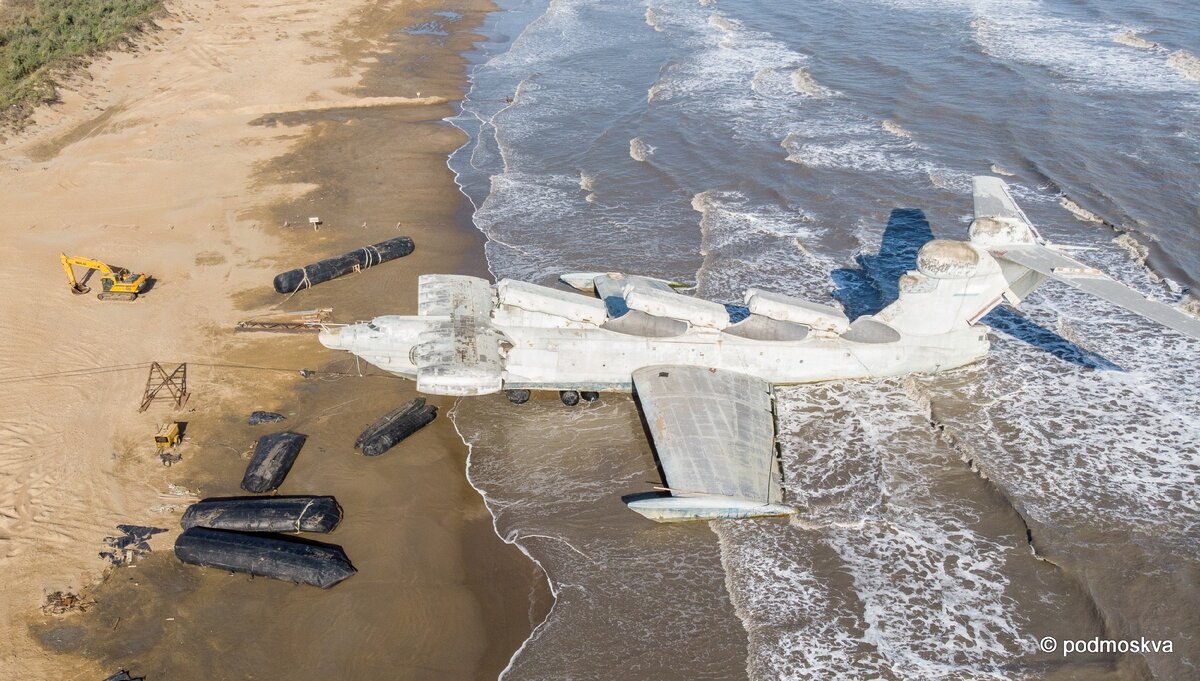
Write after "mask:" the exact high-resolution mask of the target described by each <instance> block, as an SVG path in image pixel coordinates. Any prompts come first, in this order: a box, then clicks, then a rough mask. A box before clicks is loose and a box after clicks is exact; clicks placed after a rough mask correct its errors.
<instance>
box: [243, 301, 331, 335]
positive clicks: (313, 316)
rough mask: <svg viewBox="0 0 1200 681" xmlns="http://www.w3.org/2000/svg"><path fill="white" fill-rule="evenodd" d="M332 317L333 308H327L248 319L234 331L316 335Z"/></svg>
mask: <svg viewBox="0 0 1200 681" xmlns="http://www.w3.org/2000/svg"><path fill="white" fill-rule="evenodd" d="M332 317H333V308H331V307H325V308H320V309H316V310H304V311H302V312H288V313H285V314H277V315H270V316H267V317H257V318H255V319H247V320H245V321H240V322H238V323H237V326H235V327H234V329H233V330H234V331H264V332H267V333H316V332H318V331H320V330H321V325H322V324H327V323H329V320H330V319H331V318H332Z"/></svg>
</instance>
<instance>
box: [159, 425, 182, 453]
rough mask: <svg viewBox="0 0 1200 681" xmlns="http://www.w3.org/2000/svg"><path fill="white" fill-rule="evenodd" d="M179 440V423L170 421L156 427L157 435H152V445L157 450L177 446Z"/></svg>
mask: <svg viewBox="0 0 1200 681" xmlns="http://www.w3.org/2000/svg"><path fill="white" fill-rule="evenodd" d="M179 439H180V434H179V422H178V421H172V422H171V423H164V424H163V425H161V426H159V427H158V433H156V434H155V435H154V444H155V445H156V446H157V447H158V448H159V449H170V448H172V447H174V446H176V445H178V444H179Z"/></svg>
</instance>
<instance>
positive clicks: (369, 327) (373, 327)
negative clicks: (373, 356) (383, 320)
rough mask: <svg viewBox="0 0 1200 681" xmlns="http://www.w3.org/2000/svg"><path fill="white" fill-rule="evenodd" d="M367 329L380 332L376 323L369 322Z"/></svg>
mask: <svg viewBox="0 0 1200 681" xmlns="http://www.w3.org/2000/svg"><path fill="white" fill-rule="evenodd" d="M367 328H368V329H370V330H372V331H378V330H379V327H378V326H375V322H367Z"/></svg>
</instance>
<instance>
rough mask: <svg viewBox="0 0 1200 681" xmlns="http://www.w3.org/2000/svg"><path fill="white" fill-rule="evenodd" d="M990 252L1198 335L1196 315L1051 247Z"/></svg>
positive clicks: (1019, 247) (1145, 315) (1166, 324)
mask: <svg viewBox="0 0 1200 681" xmlns="http://www.w3.org/2000/svg"><path fill="white" fill-rule="evenodd" d="M991 254H992V255H993V256H994V257H996V258H1000V259H1001V260H1007V261H1009V262H1012V263H1016V264H1017V265H1021V266H1022V267H1027V268H1029V269H1031V270H1033V271H1035V272H1040V273H1041V274H1044V275H1046V276H1047V277H1050V278H1051V279H1057V280H1058V281H1061V282H1063V283H1064V284H1067V285H1068V286H1071V287H1073V288H1077V289H1079V290H1080V291H1084V292H1086V293H1090V294H1092V295H1094V296H1096V297H1097V298H1101V299H1103V300H1107V301H1108V302H1110V303H1112V304H1114V305H1117V306H1120V307H1123V308H1125V309H1126V310H1129V311H1130V312H1133V313H1135V314H1138V315H1141V316H1143V317H1145V318H1147V319H1150V320H1153V321H1156V322H1158V323H1159V324H1162V325H1163V326H1166V327H1167V328H1170V329H1174V330H1175V331H1178V332H1179V333H1182V334H1186V335H1188V336H1191V337H1192V338H1197V339H1200V319H1196V318H1195V317H1192V316H1190V315H1187V314H1184V313H1183V312H1180V311H1179V310H1177V309H1175V308H1173V307H1171V306H1170V305H1165V304H1163V303H1160V302H1157V301H1153V300H1150V299H1148V298H1146V297H1145V296H1143V295H1142V294H1140V293H1138V292H1137V291H1135V290H1133V289H1131V288H1129V287H1128V286H1126V285H1124V284H1122V283H1120V282H1118V281H1116V280H1115V279H1112V278H1111V277H1109V276H1108V275H1106V274H1104V273H1103V272H1101V271H1099V270H1096V269H1093V268H1091V267H1088V266H1087V265H1085V264H1083V263H1081V262H1079V261H1078V260H1075V259H1074V258H1071V257H1069V256H1066V255H1064V254H1062V253H1060V252H1058V251H1056V250H1054V249H1052V248H1048V247H1046V246H1040V245H1032V244H1031V245H1020V246H1005V247H998V248H996V249H994V250H992V251H991Z"/></svg>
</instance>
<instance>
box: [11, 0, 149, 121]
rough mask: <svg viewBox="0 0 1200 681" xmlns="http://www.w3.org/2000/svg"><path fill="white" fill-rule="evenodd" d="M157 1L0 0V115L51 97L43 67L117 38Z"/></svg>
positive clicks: (19, 114)
mask: <svg viewBox="0 0 1200 681" xmlns="http://www.w3.org/2000/svg"><path fill="white" fill-rule="evenodd" d="M161 5H162V0H0V120H2V119H8V120H18V121H19V120H20V119H22V118H24V117H25V116H27V115H28V114H29V112H30V111H32V108H33V106H34V105H35V104H37V103H38V102H40V101H45V100H49V99H53V97H54V84H53V82H52V81H51V80H50V78H49V77H48V72H49V71H50V70H51V69H53V68H55V67H58V66H62V65H64V64H65V63H67V62H68V60H70V59H72V58H78V57H82V56H86V55H89V54H92V53H94V52H96V51H97V50H100V49H103V48H105V47H109V46H111V45H113V44H114V43H116V42H118V41H119V40H121V38H123V37H125V36H126V35H128V34H129V32H130V31H132V30H135V29H137V28H139V27H141V25H142V24H143V22H145V21H146V19H147V17H148V16H149V15H150V13H151V12H153V11H154V10H155V9H157V8H158V7H160V6H161Z"/></svg>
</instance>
